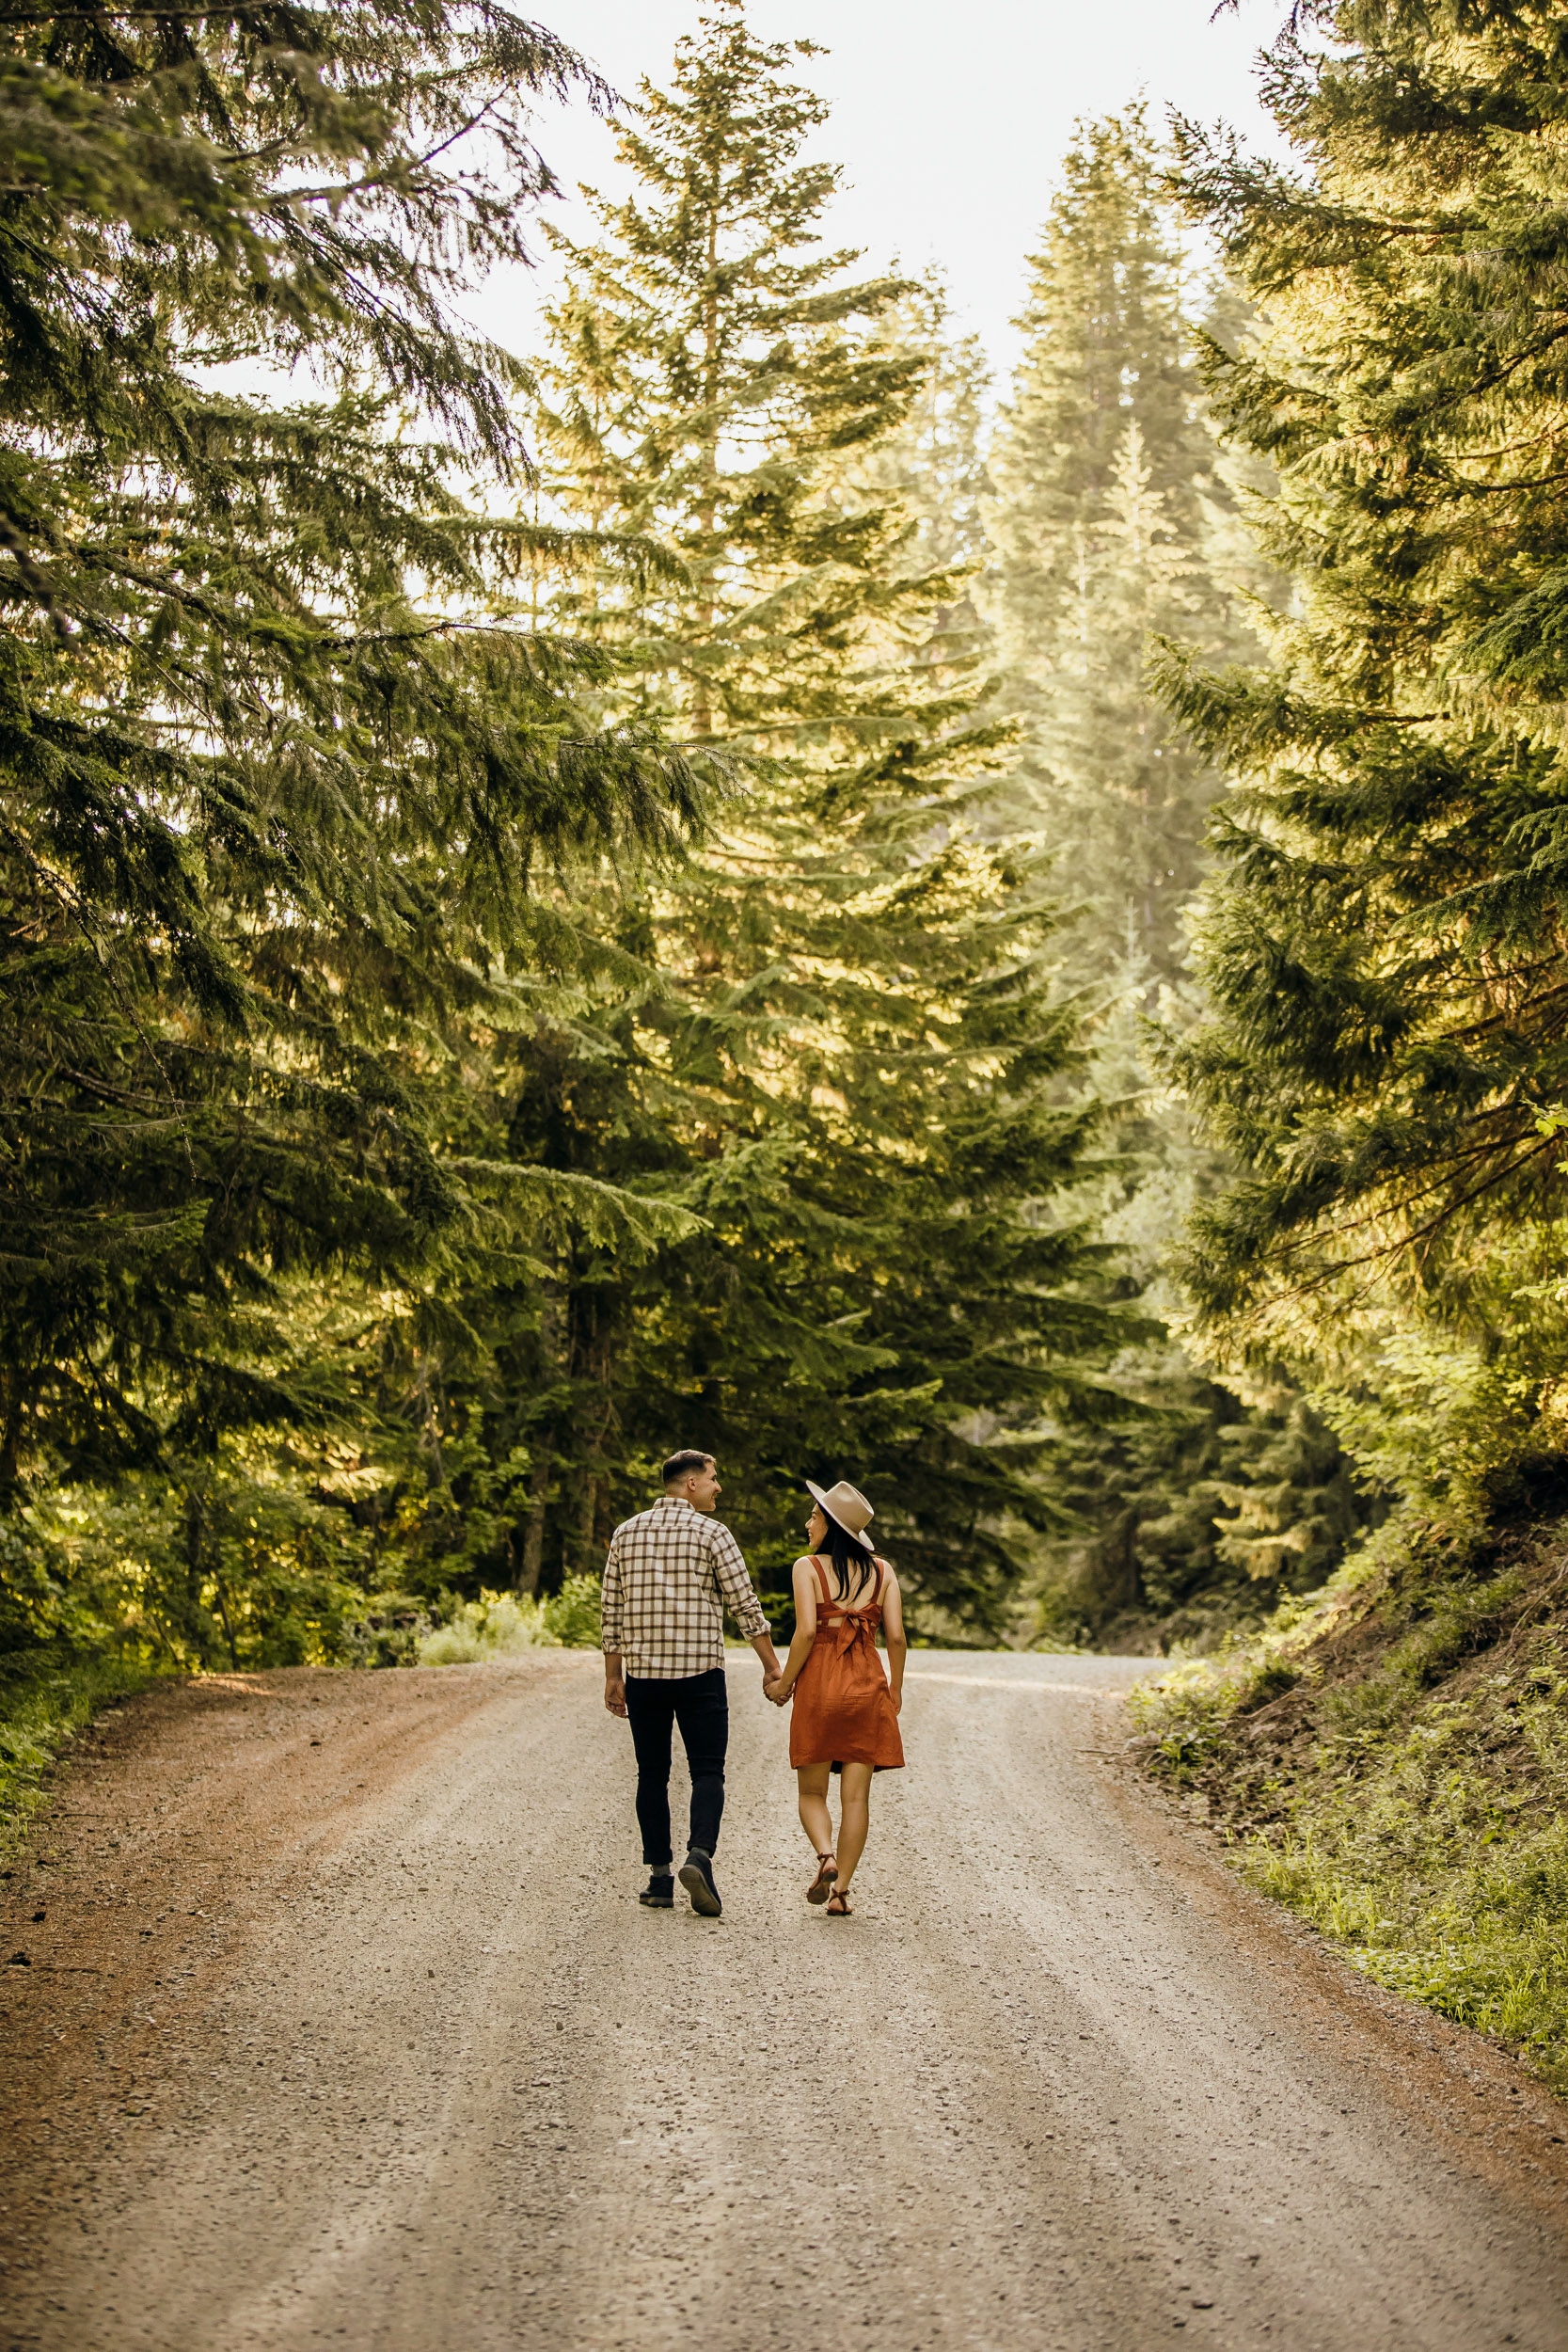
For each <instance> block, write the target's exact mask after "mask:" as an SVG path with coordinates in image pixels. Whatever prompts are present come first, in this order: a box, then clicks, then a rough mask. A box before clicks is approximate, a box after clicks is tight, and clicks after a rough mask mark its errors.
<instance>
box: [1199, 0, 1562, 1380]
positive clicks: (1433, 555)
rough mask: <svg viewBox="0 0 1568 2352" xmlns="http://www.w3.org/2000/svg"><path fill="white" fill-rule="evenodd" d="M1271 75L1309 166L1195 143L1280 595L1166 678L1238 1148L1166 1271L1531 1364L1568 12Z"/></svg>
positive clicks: (1548, 1057)
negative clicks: (1183, 744)
mask: <svg viewBox="0 0 1568 2352" xmlns="http://www.w3.org/2000/svg"><path fill="white" fill-rule="evenodd" d="M1271 89H1272V95H1273V103H1274V106H1275V112H1276V115H1277V117H1278V119H1279V120H1280V122H1281V124H1282V126H1283V127H1284V128H1285V129H1286V131H1287V132H1288V134H1289V135H1290V137H1291V140H1292V141H1293V143H1294V145H1295V148H1296V151H1297V154H1298V156H1299V158H1300V167H1299V169H1298V170H1297V171H1295V172H1291V171H1287V170H1285V169H1282V168H1280V167H1275V166H1272V165H1268V166H1265V165H1259V164H1254V163H1250V162H1248V161H1246V160H1245V159H1243V158H1242V157H1241V156H1239V155H1238V154H1236V153H1235V152H1233V151H1230V150H1228V149H1227V148H1224V147H1215V146H1213V145H1211V144H1208V143H1206V142H1205V140H1204V139H1203V138H1201V137H1200V136H1199V135H1197V134H1196V132H1193V131H1190V130H1189V131H1188V133H1187V134H1186V136H1185V149H1186V154H1185V169H1184V184H1185V187H1186V190H1187V194H1188V198H1189V200H1190V202H1191V203H1192V204H1193V206H1194V207H1195V208H1196V211H1197V212H1198V213H1199V214H1200V215H1202V216H1203V217H1205V218H1206V219H1207V220H1208V221H1210V222H1211V223H1212V226H1213V228H1214V230H1216V232H1217V233H1218V235H1219V236H1220V237H1221V239H1222V241H1223V244H1224V246H1225V250H1226V253H1227V259H1228V262H1229V265H1230V267H1231V269H1232V270H1233V271H1234V272H1235V274H1236V276H1237V277H1238V278H1239V280H1240V282H1241V284H1242V286H1243V290H1244V291H1246V292H1247V293H1249V294H1251V296H1252V297H1253V299H1254V300H1255V301H1256V302H1257V304H1258V305H1259V309H1260V310H1264V311H1266V313H1267V316H1268V321H1269V324H1268V326H1267V328H1266V330H1265V331H1264V332H1262V333H1261V334H1260V336H1259V339H1258V341H1257V342H1256V343H1255V344H1253V345H1252V346H1251V347H1250V348H1245V349H1242V350H1239V351H1236V352H1229V353H1227V352H1226V351H1222V350H1221V349H1219V348H1217V347H1216V348H1214V349H1213V350H1212V351H1211V353H1210V356H1209V378H1210V385H1211V396H1212V400H1213V402H1214V404H1215V407H1216V410H1217V412H1218V414H1219V416H1220V418H1221V420H1222V421H1223V424H1224V428H1225V430H1226V432H1227V435H1228V436H1229V437H1231V438H1232V439H1233V440H1234V441H1236V442H1237V443H1239V444H1240V445H1241V446H1243V448H1245V449H1248V450H1250V451H1253V452H1256V453H1260V454H1262V455H1266V456H1267V458H1268V459H1269V460H1270V462H1271V463H1272V464H1273V465H1274V466H1275V468H1276V469H1277V470H1278V489H1277V494H1276V496H1275V497H1274V498H1273V500H1272V501H1269V502H1268V504H1267V505H1266V507H1265V508H1264V509H1263V510H1262V522H1263V528H1264V532H1265V537H1266V544H1267V547H1268V548H1269V551H1270V552H1271V553H1272V555H1273V556H1274V558H1275V561H1276V562H1278V563H1279V564H1282V565H1285V566H1288V567H1289V569H1290V570H1291V573H1292V575H1293V578H1294V580H1295V582H1296V603H1295V606H1294V608H1293V609H1292V611H1291V614H1290V615H1289V617H1288V618H1287V619H1285V620H1282V621H1281V622H1280V623H1279V624H1278V626H1277V627H1276V628H1275V630H1274V631H1273V633H1272V647H1271V650H1272V653H1273V657H1274V659H1273V662H1272V664H1271V666H1270V667H1268V668H1266V669H1237V670H1234V671H1231V672H1228V673H1219V674H1214V673H1212V672H1209V673H1206V672H1204V671H1202V670H1201V669H1200V668H1197V667H1196V666H1194V665H1192V664H1191V663H1189V662H1188V661H1186V660H1183V659H1182V658H1180V656H1178V655H1176V654H1174V653H1173V654H1172V655H1171V657H1170V658H1169V660H1168V661H1167V663H1166V665H1165V690H1166V693H1167V697H1168V700H1169V703H1170V706H1171V707H1172V708H1173V710H1174V711H1175V712H1176V713H1177V715H1178V716H1179V717H1180V719H1181V721H1182V722H1183V723H1184V724H1185V725H1187V726H1188V727H1189V728H1190V729H1191V730H1192V731H1193V733H1194V735H1195V737H1196V739H1197V740H1198V741H1199V743H1200V744H1202V745H1203V746H1204V747H1205V748H1207V749H1208V750H1210V751H1211V752H1212V754H1213V755H1214V756H1215V757H1216V758H1219V759H1221V760H1223V761H1224V762H1226V763H1227V766H1228V767H1229V768H1230V770H1231V771H1232V773H1233V774H1234V777H1235V779H1236V786H1235V790H1234V792H1233V794H1232V796H1231V798H1230V799H1229V801H1228V802H1227V805H1226V807H1225V809H1224V811H1223V813H1222V814H1221V815H1220V816H1219V817H1218V818H1217V820H1216V825H1215V833H1214V838H1215V846H1216V850H1217V853H1218V856H1219V858H1220V861H1221V873H1220V876H1219V878H1218V880H1217V881H1216V883H1215V885H1214V887H1213V890H1212V898H1211V903H1210V907H1209V911H1208V914H1207V917H1206V922H1205V930H1204V962H1205V971H1206V975H1207V980H1208V985H1209V987H1210V989H1211V991H1212V995H1213V998H1214V1002H1215V1007H1216V1010H1215V1016H1214V1018H1213V1020H1212V1022H1211V1023H1210V1024H1209V1025H1207V1026H1206V1027H1205V1028H1204V1029H1202V1030H1201V1031H1200V1032H1199V1034H1198V1035H1197V1036H1196V1038H1195V1039H1194V1040H1193V1041H1191V1043H1190V1044H1189V1046H1188V1047H1187V1049H1186V1051H1185V1054H1184V1056H1183V1065H1182V1066H1183V1070H1184V1073H1185V1077H1186V1082H1187V1084H1188V1085H1189V1086H1190V1088H1191V1089H1192V1091H1193V1093H1194V1095H1195V1096H1196V1099H1197V1100H1198V1102H1199V1103H1200V1104H1202V1105H1203V1106H1204V1108H1205V1111H1206V1113H1207V1116H1208V1118H1209V1120H1210V1121H1211V1122H1212V1128H1213V1131H1214V1132H1215V1134H1216V1135H1217V1136H1220V1137H1221V1138H1222V1139H1223V1141H1224V1142H1225V1144H1226V1145H1227V1147H1228V1149H1229V1150H1230V1151H1231V1152H1234V1154H1235V1155H1236V1158H1237V1160H1238V1161H1239V1163H1240V1164H1241V1168H1242V1170H1243V1173H1242V1175H1241V1176H1240V1178H1239V1180H1238V1181H1237V1182H1236V1183H1235V1184H1233V1185H1232V1186H1231V1187H1230V1188H1229V1189H1228V1190H1227V1192H1226V1193H1225V1195H1224V1196H1223V1197H1222V1198H1221V1199H1220V1200H1218V1201H1217V1202H1215V1203H1214V1204H1212V1206H1210V1207H1209V1208H1207V1209H1206V1210H1205V1211H1204V1212H1203V1213H1202V1215H1201V1216H1200V1217H1199V1219H1198V1221H1197V1247H1196V1252H1195V1256H1194V1262H1193V1265H1192V1268H1191V1279H1192V1281H1193V1283H1194V1285H1195V1287H1196V1292H1197V1295H1198V1296H1199V1299H1200V1301H1201V1304H1202V1307H1203V1310H1204V1312H1205V1314H1206V1315H1207V1317H1208V1318H1209V1321H1210V1324H1211V1326H1212V1328H1213V1329H1214V1330H1215V1332H1216V1333H1218V1334H1220V1335H1222V1338H1223V1341H1224V1343H1226V1344H1228V1345H1230V1346H1232V1347H1233V1348H1235V1349H1237V1350H1243V1349H1248V1350H1251V1351H1253V1352H1254V1353H1261V1352H1265V1351H1268V1350H1270V1349H1273V1350H1275V1351H1280V1352H1293V1353H1295V1354H1296V1355H1297V1356H1298V1357H1299V1356H1300V1355H1301V1354H1303V1353H1305V1352H1307V1351H1316V1352H1317V1353H1318V1354H1319V1355H1320V1357H1321V1358H1322V1359H1324V1360H1330V1361H1332V1360H1334V1359H1335V1358H1336V1357H1337V1356H1339V1357H1341V1359H1342V1357H1343V1355H1344V1353H1345V1352H1346V1351H1347V1350H1349V1351H1351V1352H1354V1350H1355V1349H1356V1348H1357V1347H1358V1346H1362V1345H1364V1344H1365V1342H1366V1339H1367V1335H1368V1334H1369V1333H1376V1332H1377V1331H1378V1330H1380V1329H1381V1328H1383V1327H1385V1321H1386V1318H1387V1317H1388V1316H1390V1315H1391V1316H1393V1317H1394V1318H1396V1320H1397V1319H1399V1318H1402V1317H1406V1316H1408V1315H1409V1314H1411V1313H1415V1314H1417V1315H1418V1316H1420V1317H1435V1318H1436V1319H1437V1320H1438V1322H1440V1323H1441V1324H1443V1325H1444V1326H1445V1327H1449V1328H1450V1329H1455V1330H1458V1331H1461V1332H1463V1333H1465V1334H1468V1335H1471V1336H1475V1337H1482V1336H1484V1338H1485V1341H1486V1343H1487V1344H1491V1343H1493V1342H1494V1340H1495V1339H1496V1338H1497V1337H1498V1336H1500V1335H1501V1333H1502V1332H1504V1331H1511V1332H1512V1333H1513V1340H1511V1344H1514V1343H1518V1344H1523V1345H1526V1346H1527V1352H1528V1345H1529V1344H1533V1343H1529V1342H1528V1328H1529V1327H1530V1326H1531V1324H1532V1323H1535V1324H1542V1327H1543V1329H1544V1323H1549V1321H1550V1315H1551V1312H1552V1311H1551V1310H1548V1309H1544V1308H1541V1307H1540V1306H1539V1305H1537V1306H1534V1307H1531V1306H1528V1305H1525V1304H1522V1303H1521V1301H1520V1291H1521V1286H1528V1280H1529V1277H1530V1274H1531V1272H1532V1271H1533V1272H1534V1273H1535V1275H1536V1277H1537V1279H1539V1278H1540V1276H1541V1275H1542V1274H1544V1272H1546V1271H1547V1270H1548V1269H1549V1267H1550V1266H1551V1264H1552V1263H1553V1262H1554V1261H1555V1260H1556V1259H1558V1258H1559V1257H1560V1226H1559V1222H1558V1202H1559V1199H1560V1181H1561V1179H1560V1142H1559V1140H1558V1137H1557V1136H1556V1134H1555V1132H1553V1131H1552V1129H1551V1126H1550V1122H1549V1121H1548V1122H1547V1123H1546V1125H1545V1127H1544V1128H1543V1125H1542V1123H1541V1120H1540V1115H1539V1114H1540V1106H1541V1105H1542V1104H1552V1103H1555V1102H1556V1101H1558V1100H1559V1099H1560V1096H1561V1094H1562V1091H1563V1088H1564V1084H1565V1081H1568V1027H1565V1024H1564V1018H1563V1006H1564V1003H1565V1001H1568V998H1565V994H1564V988H1563V977H1562V975H1563V959H1562V923H1561V910H1560V897H1561V889H1560V884H1561V861H1562V842H1563V839H1564V837H1565V834H1564V808H1565V805H1568V801H1565V790H1568V771H1565V768H1564V757H1563V729H1562V723H1561V714H1562V710H1563V708H1564V707H1565V704H1568V676H1565V675H1564V673H1563V672H1562V667H1561V663H1560V658H1559V651H1558V647H1559V642H1560V638H1561V635H1562V617H1561V616H1562V613H1563V612H1564V611H1565V610H1568V607H1565V606H1564V596H1565V594H1568V575H1565V574H1564V571H1563V523H1562V512H1563V508H1562V464H1561V449H1562V434H1563V426H1562V385H1563V370H1564V364H1565V355H1568V342H1565V340H1564V331H1563V321H1562V305H1561V292H1560V289H1561V278H1562V273H1563V268H1564V262H1565V247H1564V241H1563V217H1564V215H1563V202H1562V199H1563V173H1562V166H1561V152H1562V142H1563V137H1564V131H1565V126H1568V30H1565V27H1564V24H1563V20H1562V17H1561V12H1560V10H1559V9H1557V8H1550V7H1546V6H1534V5H1527V6H1513V5H1507V4H1506V0H1497V5H1489V6H1486V7H1480V6H1469V5H1458V4H1457V0H1456V4H1455V5H1445V6H1440V7H1436V8H1433V7H1426V6H1422V7H1416V6H1411V5H1406V4H1405V0H1387V4H1386V5H1377V6H1361V5H1357V6H1347V7H1341V8H1323V7H1304V8H1299V9H1297V10H1296V11H1295V13H1294V15H1293V17H1292V19H1291V24H1290V26H1289V27H1288V28H1287V30H1286V32H1285V33H1284V34H1283V36H1282V37H1281V39H1280V40H1279V41H1278V43H1277V44H1276V46H1275V51H1274V53H1273V59H1272V65H1271ZM1532 1262H1533V1263H1532ZM1511 1294H1512V1295H1511ZM1543 1318H1544V1322H1543Z"/></svg>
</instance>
